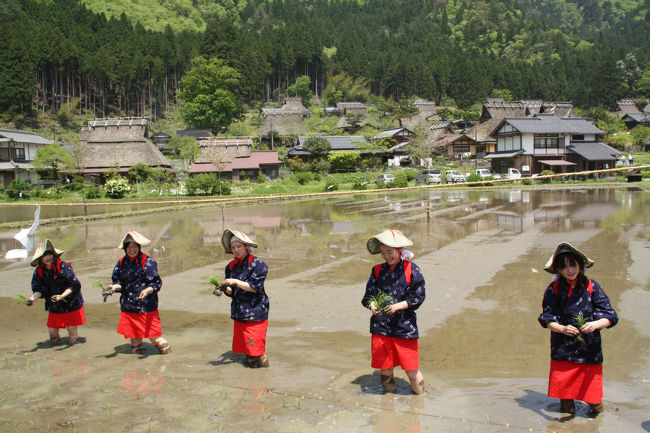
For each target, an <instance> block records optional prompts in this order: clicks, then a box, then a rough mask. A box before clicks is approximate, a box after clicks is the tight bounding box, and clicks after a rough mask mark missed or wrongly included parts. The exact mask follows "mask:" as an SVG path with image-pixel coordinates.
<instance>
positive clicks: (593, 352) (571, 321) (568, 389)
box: [539, 242, 618, 416]
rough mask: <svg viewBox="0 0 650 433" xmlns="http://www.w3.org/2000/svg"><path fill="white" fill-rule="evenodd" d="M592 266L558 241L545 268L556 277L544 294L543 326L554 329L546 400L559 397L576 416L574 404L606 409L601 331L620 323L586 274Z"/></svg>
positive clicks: (596, 410)
mask: <svg viewBox="0 0 650 433" xmlns="http://www.w3.org/2000/svg"><path fill="white" fill-rule="evenodd" d="M593 264H594V262H593V261H592V260H590V259H589V258H588V257H587V256H586V255H584V254H583V253H582V252H581V251H579V250H578V249H577V248H575V247H574V246H572V245H571V244H568V243H566V242H562V243H560V244H559V245H558V246H557V247H556V248H555V251H554V252H553V255H552V256H551V258H550V259H549V260H548V262H547V263H546V266H545V267H544V269H545V270H546V271H547V272H550V273H551V274H554V277H553V281H552V282H551V284H549V286H548V287H547V288H546V291H545V292H544V300H543V302H542V306H543V312H542V314H541V315H540V316H539V323H540V324H541V325H542V326H543V327H545V328H548V329H550V330H551V369H550V375H549V384H548V396H549V397H552V398H559V399H560V412H565V413H569V414H575V412H576V409H575V402H574V400H581V401H584V402H586V403H587V404H588V405H589V407H590V412H589V414H590V415H592V416H593V415H597V414H598V413H600V412H602V411H603V410H604V406H603V403H602V398H603V352H602V348H601V337H600V330H601V329H604V328H610V327H612V326H614V325H616V323H617V322H618V316H617V315H616V311H614V309H613V308H612V305H611V304H610V302H609V298H608V297H607V295H606V294H605V291H604V290H603V288H602V287H601V286H600V284H598V283H597V282H596V281H594V280H590V279H588V278H587V277H586V276H585V269H586V268H590V267H591V266H592V265H593Z"/></svg>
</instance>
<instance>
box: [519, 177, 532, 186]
mask: <svg viewBox="0 0 650 433" xmlns="http://www.w3.org/2000/svg"><path fill="white" fill-rule="evenodd" d="M521 183H522V184H523V185H532V184H533V180H532V179H530V178H528V177H527V178H526V179H523V180H522V181H521Z"/></svg>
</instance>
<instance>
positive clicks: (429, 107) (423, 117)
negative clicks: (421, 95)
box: [401, 99, 440, 128]
mask: <svg viewBox="0 0 650 433" xmlns="http://www.w3.org/2000/svg"><path fill="white" fill-rule="evenodd" d="M413 105H414V106H415V107H416V108H417V109H418V112H417V114H414V115H413V116H411V117H409V118H405V119H401V120H402V126H405V127H407V128H417V127H421V128H429V127H430V126H431V124H432V123H434V122H436V121H438V120H440V116H438V109H437V107H436V103H435V102H433V101H425V100H423V99H418V100H417V101H415V102H414V103H413Z"/></svg>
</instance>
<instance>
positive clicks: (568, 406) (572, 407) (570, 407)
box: [560, 398, 576, 414]
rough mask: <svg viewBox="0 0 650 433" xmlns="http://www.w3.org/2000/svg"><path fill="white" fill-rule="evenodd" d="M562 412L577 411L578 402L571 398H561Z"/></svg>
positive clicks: (571, 412)
mask: <svg viewBox="0 0 650 433" xmlns="http://www.w3.org/2000/svg"><path fill="white" fill-rule="evenodd" d="M560 412H562V413H570V414H574V413H576V404H575V402H574V401H573V400H571V399H566V398H563V399H561V400H560Z"/></svg>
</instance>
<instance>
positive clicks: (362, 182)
mask: <svg viewBox="0 0 650 433" xmlns="http://www.w3.org/2000/svg"><path fill="white" fill-rule="evenodd" d="M367 187H368V181H367V180H366V179H357V180H355V181H354V182H353V183H352V189H353V190H356V191H363V190H364V189H366V188H367Z"/></svg>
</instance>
